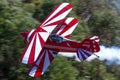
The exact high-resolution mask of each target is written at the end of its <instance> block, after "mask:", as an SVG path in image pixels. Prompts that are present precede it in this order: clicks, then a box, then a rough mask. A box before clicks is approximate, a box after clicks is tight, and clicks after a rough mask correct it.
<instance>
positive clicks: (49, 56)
mask: <svg viewBox="0 0 120 80" xmlns="http://www.w3.org/2000/svg"><path fill="white" fill-rule="evenodd" d="M56 55H57V52H55V51H52V50H49V49H43V50H42V51H41V53H40V56H39V58H38V59H37V61H36V62H35V64H33V65H32V66H31V67H30V69H29V75H30V76H32V77H39V76H41V75H43V73H44V72H45V70H46V69H47V68H48V66H49V65H50V64H51V62H52V61H53V59H54V58H55V57H56Z"/></svg>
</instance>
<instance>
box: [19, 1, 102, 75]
mask: <svg viewBox="0 0 120 80" xmlns="http://www.w3.org/2000/svg"><path fill="white" fill-rule="evenodd" d="M71 10H72V5H71V4H69V3H62V4H59V5H58V6H56V7H55V8H54V9H53V11H52V12H51V13H50V14H49V15H48V17H47V18H46V19H45V20H44V21H43V22H42V23H41V24H40V25H39V26H38V27H37V28H36V29H33V30H30V31H28V32H23V33H21V35H22V36H23V37H24V39H25V40H26V41H27V43H28V44H27V46H26V48H25V50H24V53H23V54H22V56H21V59H20V60H21V62H22V63H25V64H32V66H31V68H30V69H29V75H30V76H32V77H38V76H41V75H43V73H44V72H45V70H46V69H47V68H48V66H49V65H50V64H51V62H52V61H53V59H54V58H55V57H56V55H57V53H58V52H67V53H68V55H69V52H74V53H76V54H77V56H78V58H79V59H80V60H81V61H82V60H85V59H87V58H88V57H89V56H90V55H92V54H93V53H94V52H98V51H99V50H100V48H99V38H98V37H97V36H93V37H89V38H87V39H85V40H83V41H81V42H76V41H74V40H70V39H68V38H69V36H70V34H71V33H72V32H73V31H74V29H75V28H76V26H77V25H78V20H77V19H76V18H71V17H70V18H65V17H66V16H67V14H68V13H69V12H70V11H71ZM58 24H59V25H58Z"/></svg>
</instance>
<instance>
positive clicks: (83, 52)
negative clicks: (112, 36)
mask: <svg viewBox="0 0 120 80" xmlns="http://www.w3.org/2000/svg"><path fill="white" fill-rule="evenodd" d="M99 41H100V38H99V37H97V36H93V37H89V38H87V39H85V40H83V41H82V42H80V47H79V48H78V49H77V56H78V58H79V59H80V60H81V61H82V60H85V59H87V58H88V57H89V56H91V55H92V54H93V53H94V52H99V51H100V46H99Z"/></svg>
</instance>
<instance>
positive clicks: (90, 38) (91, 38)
mask: <svg viewBox="0 0 120 80" xmlns="http://www.w3.org/2000/svg"><path fill="white" fill-rule="evenodd" d="M95 38H98V36H93V37H91V38H90V39H91V40H93V39H95Z"/></svg>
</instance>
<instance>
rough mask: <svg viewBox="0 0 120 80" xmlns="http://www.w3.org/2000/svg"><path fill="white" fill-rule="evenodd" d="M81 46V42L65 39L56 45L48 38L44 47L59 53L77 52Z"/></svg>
mask: <svg viewBox="0 0 120 80" xmlns="http://www.w3.org/2000/svg"><path fill="white" fill-rule="evenodd" d="M79 46H80V43H79V42H76V41H72V40H69V39H65V38H64V41H62V42H60V43H56V42H53V41H51V40H50V38H48V40H47V42H46V44H45V46H44V47H45V48H48V49H50V50H54V51H58V52H76V51H77V49H78V47H79Z"/></svg>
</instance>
